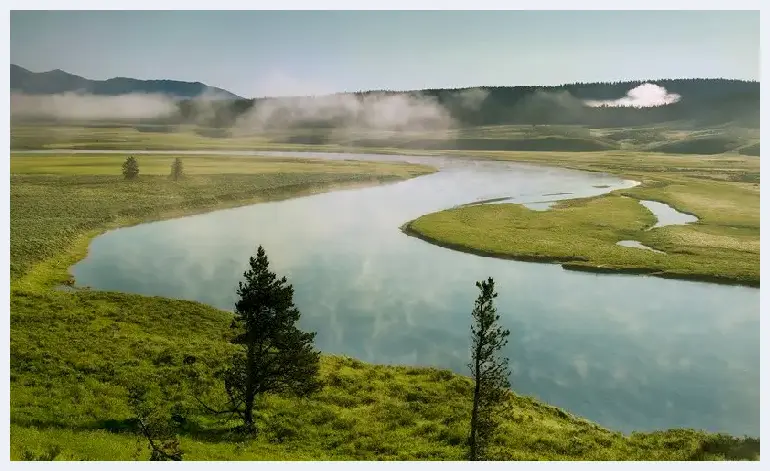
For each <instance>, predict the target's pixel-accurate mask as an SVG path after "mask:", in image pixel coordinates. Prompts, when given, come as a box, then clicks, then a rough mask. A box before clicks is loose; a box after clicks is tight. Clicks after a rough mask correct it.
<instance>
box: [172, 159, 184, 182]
mask: <svg viewBox="0 0 770 471" xmlns="http://www.w3.org/2000/svg"><path fill="white" fill-rule="evenodd" d="M183 176H184V168H183V167H182V159H180V158H179V157H177V158H176V159H174V162H173V163H172V164H171V175H170V177H171V179H172V180H174V181H178V180H179V179H181V178H182V177H183Z"/></svg>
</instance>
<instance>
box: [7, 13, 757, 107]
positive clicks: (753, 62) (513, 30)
mask: <svg viewBox="0 0 770 471" xmlns="http://www.w3.org/2000/svg"><path fill="white" fill-rule="evenodd" d="M11 62H12V63H15V64H18V65H21V66H22V67H26V68H28V69H30V70H32V71H35V72H42V71H45V70H51V69H57V68H59V69H63V70H66V71H68V72H71V73H74V74H77V75H82V76H84V77H87V78H92V79H107V78H111V77H115V76H124V77H136V78H143V79H149V78H168V79H176V80H187V81H200V82H204V83H206V84H208V85H212V86H217V87H221V88H225V89H227V90H230V91H232V92H233V93H236V94H239V95H243V96H247V97H252V96H262V95H276V94H306V93H327V92H337V91H353V90H368V89H383V88H385V89H397V90H404V89H417V88H442V87H464V86H476V85H553V84H560V83H570V82H576V81H580V82H591V81H610V80H624V79H655V78H680V77H726V78H740V79H751V80H758V79H759V12H727V11H712V12H695V11H667V12H666V11H661V12H651V11H578V12H570V11H489V12H484V11H479V12H472V11H433V12H429V11H425V12H417V11H379V12H378V11H369V12H366V11H348V12H346V11H338V12H335V11H315V12H303V11H296V12H291V11H286V12H281V11H275V12H270V11H265V12H238V11H223V12H208V11H176V12H160V11H116V12H104V11H100V12H93V11H91V12H89V11H82V12H77V11H73V12H62V11H50V12H49V11H35V12H18V11H17V12H11Z"/></svg>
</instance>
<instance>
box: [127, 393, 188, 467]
mask: <svg viewBox="0 0 770 471" xmlns="http://www.w3.org/2000/svg"><path fill="white" fill-rule="evenodd" d="M149 396H150V395H149V393H148V390H147V388H145V387H143V386H133V387H131V388H129V390H128V405H129V407H130V408H131V410H132V412H133V413H134V418H135V420H136V422H137V424H138V425H139V432H140V433H141V434H142V436H144V438H145V439H146V440H147V446H148V447H149V449H150V461H182V456H183V455H184V452H183V451H182V450H181V449H180V447H179V439H178V438H177V436H176V429H177V426H178V424H177V423H175V421H174V419H173V416H172V415H171V414H170V412H169V411H168V410H167V409H166V408H165V407H163V406H162V405H159V404H154V403H153V402H154V401H153V400H152V399H151V398H150V397H149Z"/></svg>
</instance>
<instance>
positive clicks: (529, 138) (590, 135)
mask: <svg viewBox="0 0 770 471" xmlns="http://www.w3.org/2000/svg"><path fill="white" fill-rule="evenodd" d="M244 133H246V131H245V130H242V129H227V128H221V129H220V128H199V127H195V126H189V125H187V126H151V125H127V124H117V123H113V124H110V123H103V124H99V125H96V124H88V125H29V124H24V125H21V124H17V125H14V126H12V128H11V148H12V149H16V150H21V149H56V148H62V149H105V150H123V149H142V150H174V149H180V150H181V149H211V150H213V149H232V150H235V149H247V150H279V149H283V150H292V149H293V150H311V149H313V150H327V151H354V150H357V149H358V150H367V149H368V150H371V149H377V151H378V152H399V151H400V152H403V151H406V150H409V151H428V152H435V151H448V150H467V151H533V152H534V151H538V152H557V151H559V152H600V151H608V150H637V151H654V152H665V153H682V154H716V153H723V152H731V153H732V152H738V151H739V150H740V149H743V148H744V147H745V146H750V145H752V144H754V143H756V141H757V140H758V139H759V131H758V130H755V129H745V128H725V127H721V128H714V129H707V130H693V129H690V128H689V127H688V126H687V125H686V124H676V123H673V124H672V127H665V126H655V127H649V126H648V127H638V128H633V127H632V128H603V129H589V128H586V127H581V126H550V125H542V126H541V125H538V126H523V125H517V126H512V125H501V126H479V127H472V128H460V129H448V130H445V131H443V132H402V133H394V132H375V131H366V132H363V131H353V130H349V131H348V130H334V129H301V128H298V129H290V130H281V131H271V132H265V133H262V134H259V135H248V134H244ZM757 153H758V148H757ZM748 155H754V154H748Z"/></svg>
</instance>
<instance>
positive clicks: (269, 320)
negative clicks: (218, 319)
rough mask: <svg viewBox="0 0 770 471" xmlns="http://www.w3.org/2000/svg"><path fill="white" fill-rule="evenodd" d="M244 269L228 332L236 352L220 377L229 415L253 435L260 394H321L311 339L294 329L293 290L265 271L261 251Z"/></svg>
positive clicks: (316, 355)
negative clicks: (235, 415)
mask: <svg viewBox="0 0 770 471" xmlns="http://www.w3.org/2000/svg"><path fill="white" fill-rule="evenodd" d="M249 266H250V269H249V270H248V271H246V272H245V273H244V274H243V276H244V278H245V282H243V281H242V282H239V283H238V296H239V297H240V299H239V300H238V302H237V303H236V304H235V319H234V320H233V323H232V326H231V328H232V330H233V334H234V335H233V338H232V340H231V342H232V343H233V344H235V345H237V346H238V347H239V349H238V351H237V352H236V353H235V354H234V355H233V357H232V363H231V365H230V367H229V368H228V369H227V370H226V371H225V372H224V383H225V390H226V392H227V396H228V398H229V407H228V410H230V411H232V412H235V413H237V414H238V415H239V416H240V417H241V418H242V419H243V425H244V428H245V430H247V431H249V432H253V431H255V430H256V429H255V424H254V412H253V411H254V406H255V401H256V400H257V399H258V398H259V397H261V396H262V395H263V394H265V393H290V394H293V395H296V396H299V397H306V396H308V395H309V394H311V393H313V392H315V391H317V390H318V389H319V388H320V382H319V381H318V371H319V365H320V363H319V359H320V353H319V352H318V351H316V350H315V349H314V347H313V340H314V338H315V333H312V332H311V333H308V332H302V331H301V330H299V329H298V328H297V327H296V323H297V322H298V321H299V318H300V312H299V310H298V309H297V308H296V307H295V306H294V301H293V297H294V288H293V287H292V286H291V285H290V284H288V283H287V281H286V277H282V278H280V279H279V278H278V277H277V276H276V274H275V273H273V272H271V271H270V270H269V262H268V259H267V255H266V254H265V250H264V249H263V248H262V246H259V248H258V249H257V256H256V257H250V259H249Z"/></svg>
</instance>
